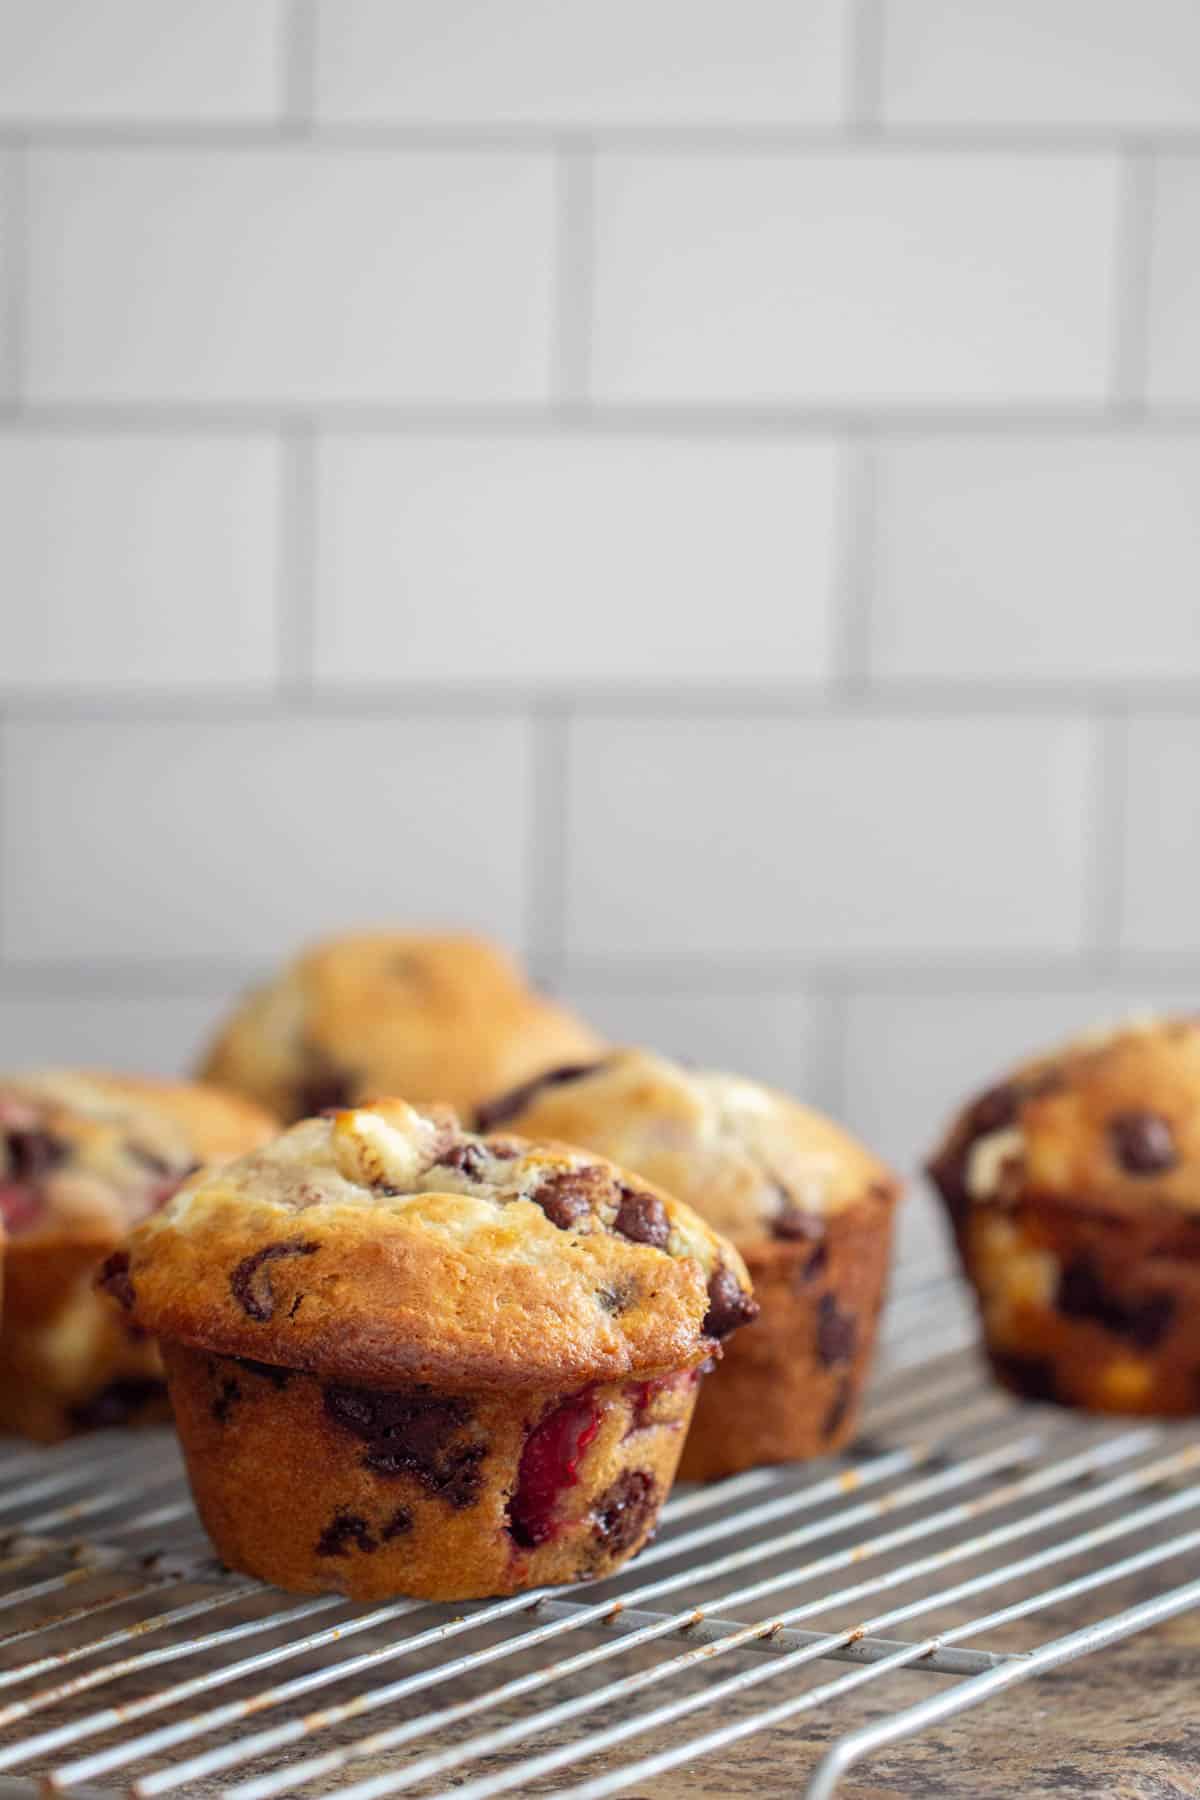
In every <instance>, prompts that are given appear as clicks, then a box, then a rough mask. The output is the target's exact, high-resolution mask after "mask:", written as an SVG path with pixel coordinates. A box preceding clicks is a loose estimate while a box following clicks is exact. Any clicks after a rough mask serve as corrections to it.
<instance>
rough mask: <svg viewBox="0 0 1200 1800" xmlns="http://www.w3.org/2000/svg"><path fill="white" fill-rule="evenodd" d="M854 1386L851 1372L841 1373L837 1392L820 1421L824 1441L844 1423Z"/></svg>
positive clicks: (833, 1434) (834, 1433) (832, 1435)
mask: <svg viewBox="0 0 1200 1800" xmlns="http://www.w3.org/2000/svg"><path fill="white" fill-rule="evenodd" d="M855 1388H856V1383H855V1380H854V1376H853V1375H851V1374H846V1375H843V1376H842V1379H841V1380H840V1381H839V1382H838V1388H837V1393H836V1394H835V1395H834V1397H833V1400H832V1402H831V1403H830V1406H829V1410H828V1411H827V1412H826V1414H825V1417H824V1419H822V1421H821V1436H822V1437H823V1438H824V1439H826V1441H828V1440H829V1439H830V1438H831V1437H835V1436H836V1435H837V1433H838V1432H839V1431H840V1430H841V1429H842V1426H843V1425H844V1424H845V1423H846V1416H847V1414H848V1413H849V1411H850V1405H851V1402H852V1401H853V1399H854V1394H855Z"/></svg>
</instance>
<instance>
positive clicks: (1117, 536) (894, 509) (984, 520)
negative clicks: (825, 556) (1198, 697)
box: [872, 436, 1200, 682]
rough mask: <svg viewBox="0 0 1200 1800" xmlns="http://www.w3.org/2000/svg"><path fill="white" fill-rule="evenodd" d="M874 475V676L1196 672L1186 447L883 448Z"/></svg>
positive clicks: (1174, 442)
mask: <svg viewBox="0 0 1200 1800" xmlns="http://www.w3.org/2000/svg"><path fill="white" fill-rule="evenodd" d="M879 471H880V473H879V482H878V488H877V504H878V514H877V517H878V536H877V542H876V545H875V553H874V555H873V557H872V565H873V567H874V568H875V569H876V571H877V576H876V591H875V600H874V604H873V608H872V613H873V623H874V646H873V667H874V670H875V671H876V673H878V674H879V675H881V676H917V677H919V676H932V677H937V678H943V677H945V678H954V677H964V678H968V679H970V678H975V679H980V680H991V679H998V680H1004V679H1012V680H1020V681H1034V682H1036V681H1040V680H1055V679H1061V680H1071V679H1075V678H1078V679H1081V680H1087V679H1091V678H1095V679H1097V680H1111V681H1121V680H1129V679H1134V680H1136V679H1142V680H1152V679H1154V678H1155V677H1157V676H1162V677H1171V676H1183V675H1200V605H1197V598H1196V597H1197V594H1198V593H1200V441H1197V442H1195V443H1192V442H1188V441H1186V440H1181V439H1178V438H1174V437H1171V438H1147V437H1138V438H1131V437H1129V436H1123V437H1120V438H1112V439H1108V440H1106V439H1103V438H1092V437H1086V438H1082V437H1066V438H1051V439H1046V438H1043V437H1038V438H1034V439H1030V440H1019V439H1013V438H1006V439H1005V440H1004V441H1003V442H996V441H991V442H987V441H980V440H972V441H961V440H955V439H946V438H938V439H936V440H932V441H929V440H927V441H926V442H924V443H917V442H915V441H910V442H906V443H894V442H892V441H889V443H888V444H887V445H885V446H884V447H883V448H882V449H881V451H880V456H879ZM1135 597H1136V598H1135Z"/></svg>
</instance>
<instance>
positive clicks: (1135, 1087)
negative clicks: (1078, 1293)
mask: <svg viewBox="0 0 1200 1800" xmlns="http://www.w3.org/2000/svg"><path fill="white" fill-rule="evenodd" d="M929 1172H930V1174H931V1175H932V1177H933V1179H934V1180H935V1181H936V1182H937V1184H938V1186H939V1188H940V1189H941V1191H942V1194H943V1195H944V1197H945V1199H946V1200H947V1202H948V1204H949V1206H950V1209H951V1212H952V1213H953V1214H955V1215H956V1216H959V1217H961V1215H962V1214H963V1213H964V1212H965V1211H966V1209H967V1208H968V1207H970V1206H972V1205H975V1204H1004V1203H1006V1202H1008V1203H1011V1202H1014V1201H1017V1200H1022V1201H1023V1200H1035V1201H1036V1200H1044V1201H1046V1202H1047V1203H1050V1204H1058V1205H1074V1206H1082V1207H1087V1208H1089V1209H1091V1210H1093V1211H1095V1210H1104V1211H1106V1212H1110V1213H1113V1214H1122V1213H1141V1212H1144V1211H1145V1210H1146V1209H1147V1208H1151V1207H1153V1208H1157V1209H1160V1210H1161V1209H1163V1208H1168V1209H1172V1210H1174V1211H1176V1212H1179V1213H1193V1214H1200V1020H1198V1019H1195V1018H1183V1017H1181V1018H1153V1019H1137V1020H1129V1021H1126V1022H1125V1023H1124V1024H1121V1025H1117V1026H1114V1027H1111V1028H1105V1029H1103V1030H1099V1031H1095V1032H1091V1033H1089V1034H1087V1035H1086V1036H1083V1037H1079V1038H1076V1039H1074V1040H1073V1041H1071V1042H1069V1043H1067V1044H1066V1045H1064V1046H1063V1047H1062V1048H1061V1049H1060V1050H1058V1051H1056V1052H1052V1053H1048V1054H1046V1055H1043V1056H1039V1057H1036V1058H1034V1059H1032V1060H1031V1061H1029V1062H1026V1063H1023V1064H1021V1065H1020V1066H1019V1067H1017V1068H1016V1069H1014V1070H1013V1071H1012V1073H1011V1074H1009V1075H1008V1076H1007V1077H1005V1079H1004V1080H1002V1081H1000V1082H998V1083H997V1084H996V1085H995V1086H993V1087H990V1088H988V1089H987V1090H986V1091H985V1092H984V1093H982V1094H980V1095H979V1096H978V1097H977V1098H976V1099H974V1100H972V1101H971V1102H970V1103H969V1104H968V1105H967V1106H965V1107H964V1108H963V1110H962V1111H961V1112H960V1113H959V1114H958V1115H957V1116H956V1118H955V1119H954V1120H953V1122H952V1123H951V1125H950V1127H949V1130H948V1131H947V1133H946V1135H945V1137H944V1138H943V1140H942V1143H941V1145H940V1146H939V1148H938V1149H937V1150H936V1152H935V1153H934V1155H933V1157H932V1159H931V1161H930V1163H929Z"/></svg>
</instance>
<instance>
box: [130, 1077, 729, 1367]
mask: <svg viewBox="0 0 1200 1800" xmlns="http://www.w3.org/2000/svg"><path fill="white" fill-rule="evenodd" d="M105 1285H107V1286H108V1288H109V1291H110V1292H112V1293H113V1295H114V1297H115V1298H117V1299H118V1300H119V1301H120V1302H121V1303H122V1304H123V1305H125V1306H126V1307H127V1309H128V1310H129V1311H130V1312H131V1313H132V1316H133V1319H134V1320H135V1322H136V1323H137V1324H139V1325H142V1326H144V1327H145V1328H146V1329H148V1330H150V1331H152V1332H154V1333H156V1334H158V1335H160V1336H163V1337H167V1338H178V1339H181V1340H182V1341H183V1342H185V1343H189V1344H193V1345H198V1346H201V1347H203V1348H207V1349H212V1350H216V1351H220V1352H223V1353H226V1354H233V1355H238V1356H248V1357H252V1358H254V1359H255V1360H256V1361H259V1362H266V1363H275V1364H279V1365H282V1366H286V1367H293V1368H302V1369H306V1370H308V1371H309V1372H311V1373H314V1374H318V1375H321V1376H329V1377H331V1378H334V1377H336V1378H337V1379H340V1380H356V1381H362V1382H364V1383H366V1384H368V1385H369V1384H370V1383H372V1382H374V1383H376V1384H377V1385H382V1386H387V1385H388V1384H389V1383H391V1384H396V1383H402V1382H408V1381H412V1380H414V1379H417V1380H427V1381H433V1382H436V1383H439V1384H441V1385H443V1386H448V1387H455V1388H460V1389H465V1388H471V1387H493V1386H495V1387H502V1386H508V1385H510V1384H512V1383H514V1382H519V1383H521V1384H523V1385H528V1386H532V1387H537V1386H540V1385H543V1384H544V1385H546V1386H548V1387H561V1386H563V1385H564V1384H565V1383H568V1382H575V1381H581V1380H609V1379H612V1378H614V1377H618V1376H622V1375H626V1374H631V1373H641V1372H645V1373H647V1374H655V1373H661V1372H666V1371H669V1370H674V1369H683V1368H689V1367H692V1366H694V1365H696V1364H698V1363H700V1362H702V1361H704V1359H705V1358H706V1357H708V1356H709V1355H711V1354H712V1352H713V1349H714V1347H715V1344H716V1342H717V1341H718V1340H719V1339H720V1338H721V1337H723V1336H726V1335H727V1334H728V1332H729V1331H731V1330H733V1329H734V1328H735V1326H736V1325H738V1324H741V1323H743V1322H744V1321H745V1319H746V1318H749V1317H752V1316H753V1313H754V1310H755V1308H754V1304H753V1302H752V1301H751V1300H750V1299H749V1277H748V1276H747V1274H746V1271H745V1268H744V1265H743V1264H742V1261H741V1258H740V1257H739V1256H738V1254H737V1252H736V1251H735V1250H734V1249H733V1248H732V1247H731V1246H730V1245H728V1244H726V1243H724V1242H723V1240H722V1239H721V1238H719V1237H718V1236H717V1235H716V1233H715V1232H713V1231H710V1230H709V1228H708V1226H707V1225H705V1224H704V1223H703V1221H702V1220H701V1219H699V1218H697V1216H696V1214H695V1213H694V1212H692V1211H691V1209H690V1208H689V1207H687V1206H684V1205H682V1204H680V1202H678V1201H677V1200H673V1199H671V1198H670V1197H669V1196H667V1195H665V1194H660V1193H658V1192H657V1191H656V1190H655V1189H653V1188H651V1187H649V1186H648V1185H647V1184H646V1183H644V1182H641V1181H638V1180H636V1179H635V1178H633V1177H631V1176H627V1175H625V1174H624V1173H623V1171H622V1170H620V1169H618V1168H615V1167H614V1166H613V1165H612V1164H611V1163H609V1162H606V1161H604V1160H602V1159H601V1158H599V1157H595V1156H590V1155H586V1154H584V1153H582V1152H580V1151H576V1150H571V1149H567V1148H565V1147H564V1146H562V1145H557V1144H540V1143H528V1142H526V1141H525V1140H524V1139H521V1138H515V1137H514V1138H509V1137H489V1138H483V1137H477V1136H475V1135H473V1134H472V1133H469V1132H465V1131H463V1130H462V1129H461V1127H460V1126H459V1124H458V1121H457V1119H456V1118H455V1116H454V1114H453V1113H452V1112H451V1111H450V1110H449V1109H448V1108H432V1109H430V1110H428V1111H418V1110H416V1109H415V1108H413V1107H411V1106H409V1105H408V1104H407V1103H406V1102H405V1101H403V1100H380V1101H376V1102H375V1103H374V1104H373V1105H371V1106H367V1107H357V1108H347V1109H345V1110H343V1111H340V1112H334V1113H332V1114H331V1115H329V1116H326V1117H322V1118H317V1119H307V1120H305V1121H303V1122H302V1123H301V1124H299V1125H295V1126H293V1127H292V1128H291V1130H289V1131H286V1132H284V1133H283V1135H282V1136H281V1137H278V1138H276V1139H275V1140H274V1141H273V1142H272V1143H270V1144H268V1145H267V1146H266V1147H265V1148H263V1149H261V1150H258V1151H256V1152H254V1153H252V1154H251V1155H249V1156H245V1157H242V1158H240V1159H239V1160H238V1161H236V1162H233V1163H229V1164H226V1165H225V1166H224V1167H223V1168H221V1169H219V1170H216V1171H214V1172H211V1173H207V1174H203V1175H200V1176H198V1177H197V1178H196V1179H194V1180H192V1181H190V1182H188V1183H187V1184H186V1186H185V1187H183V1188H182V1189H181V1190H180V1192H179V1193H178V1194H177V1195H176V1196H175V1198H174V1199H173V1200H171V1201H170V1202H169V1203H168V1204H167V1205H166V1206H165V1207H164V1208H163V1209H162V1211H161V1212H159V1213H157V1214H155V1215H154V1216H153V1217H152V1218H149V1219H147V1220H146V1221H145V1223H144V1224H142V1225H141V1226H140V1227H139V1228H138V1230H137V1231H135V1232H134V1234H133V1236H132V1238H131V1240H130V1245H129V1256H128V1260H125V1259H124V1258H118V1259H116V1260H115V1261H113V1262H110V1265H109V1266H108V1268H107V1273H106V1277H105Z"/></svg>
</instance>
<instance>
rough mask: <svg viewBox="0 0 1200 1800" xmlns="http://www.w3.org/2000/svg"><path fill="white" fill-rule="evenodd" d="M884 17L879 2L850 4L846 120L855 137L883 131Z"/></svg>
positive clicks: (863, 0)
mask: <svg viewBox="0 0 1200 1800" xmlns="http://www.w3.org/2000/svg"><path fill="white" fill-rule="evenodd" d="M884 30H885V24H884V13H883V6H882V4H881V0H854V4H853V7H852V9H851V11H850V16H849V28H848V42H847V46H846V56H847V65H848V66H847V79H846V82H845V103H846V116H847V122H848V124H849V126H850V129H851V131H852V132H854V134H855V135H856V136H858V137H861V138H865V139H870V140H874V139H876V138H878V137H879V136H880V134H881V133H882V131H883V59H884Z"/></svg>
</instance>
